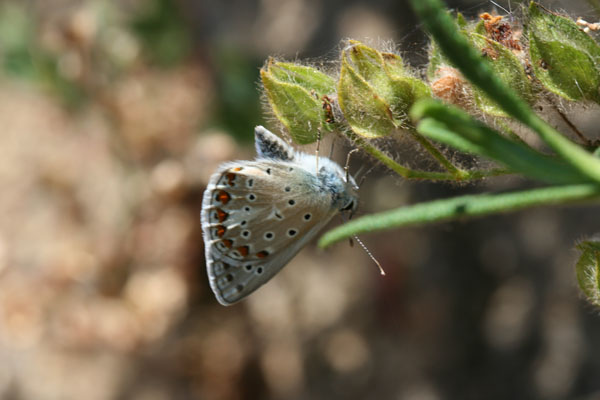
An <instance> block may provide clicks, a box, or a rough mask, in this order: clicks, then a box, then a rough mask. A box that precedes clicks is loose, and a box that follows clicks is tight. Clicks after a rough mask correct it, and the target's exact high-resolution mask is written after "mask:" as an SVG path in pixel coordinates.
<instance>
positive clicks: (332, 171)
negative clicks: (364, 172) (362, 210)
mask: <svg viewBox="0 0 600 400" xmlns="http://www.w3.org/2000/svg"><path fill="white" fill-rule="evenodd" d="M318 177H319V180H321V182H322V184H323V186H325V187H326V188H327V190H329V191H330V192H331V195H332V202H333V204H332V205H333V207H335V208H336V209H337V210H339V211H340V212H342V211H348V212H350V214H354V212H355V211H356V208H357V207H358V193H357V190H358V186H357V185H356V182H355V181H354V178H353V177H352V176H350V175H349V174H347V173H346V171H345V170H344V169H343V168H342V167H340V166H339V165H338V164H337V163H335V162H333V161H331V160H329V159H323V165H322V166H321V168H320V169H319V173H318Z"/></svg>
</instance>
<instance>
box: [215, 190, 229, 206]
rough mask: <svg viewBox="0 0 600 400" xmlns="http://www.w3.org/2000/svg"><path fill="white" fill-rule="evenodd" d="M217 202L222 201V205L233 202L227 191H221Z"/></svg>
mask: <svg viewBox="0 0 600 400" xmlns="http://www.w3.org/2000/svg"><path fill="white" fill-rule="evenodd" d="M217 200H218V201H220V202H221V203H222V204H227V203H228V202H229V200H231V196H230V195H229V193H227V192H226V191H224V190H219V192H218V193H217Z"/></svg>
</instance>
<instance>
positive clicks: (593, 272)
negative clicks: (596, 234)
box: [575, 241, 600, 307]
mask: <svg viewBox="0 0 600 400" xmlns="http://www.w3.org/2000/svg"><path fill="white" fill-rule="evenodd" d="M577 249H578V250H579V251H581V255H580V256H579V260H578V261H577V264H576V265H575V272H576V274H577V283H578V284H579V288H580V289H581V291H582V292H583V294H584V295H585V297H586V298H587V300H588V301H589V302H590V303H592V304H593V305H595V306H597V307H600V242H598V241H585V242H582V243H580V244H578V245H577Z"/></svg>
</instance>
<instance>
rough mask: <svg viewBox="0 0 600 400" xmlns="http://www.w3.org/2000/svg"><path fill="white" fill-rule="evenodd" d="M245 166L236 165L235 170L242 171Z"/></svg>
mask: <svg viewBox="0 0 600 400" xmlns="http://www.w3.org/2000/svg"><path fill="white" fill-rule="evenodd" d="M242 169H243V168H242V167H235V168H234V169H233V170H234V171H241V170H242Z"/></svg>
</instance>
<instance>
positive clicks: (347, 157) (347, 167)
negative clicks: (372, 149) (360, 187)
mask: <svg viewBox="0 0 600 400" xmlns="http://www.w3.org/2000/svg"><path fill="white" fill-rule="evenodd" d="M357 151H358V149H353V150H350V151H349V152H348V155H347V156H346V166H344V171H346V182H350V156H351V155H352V153H356V152H357Z"/></svg>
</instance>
